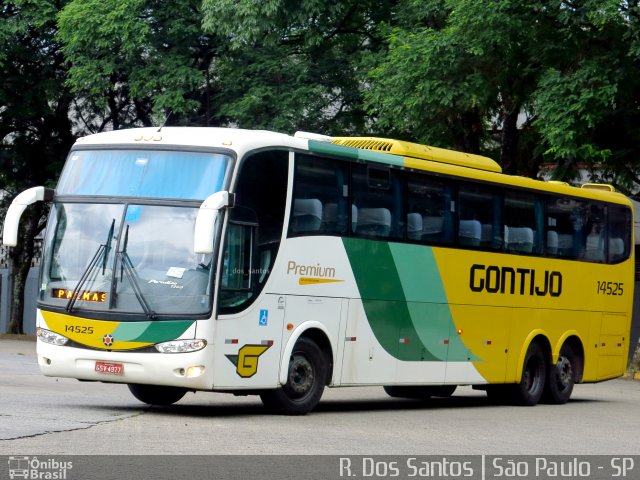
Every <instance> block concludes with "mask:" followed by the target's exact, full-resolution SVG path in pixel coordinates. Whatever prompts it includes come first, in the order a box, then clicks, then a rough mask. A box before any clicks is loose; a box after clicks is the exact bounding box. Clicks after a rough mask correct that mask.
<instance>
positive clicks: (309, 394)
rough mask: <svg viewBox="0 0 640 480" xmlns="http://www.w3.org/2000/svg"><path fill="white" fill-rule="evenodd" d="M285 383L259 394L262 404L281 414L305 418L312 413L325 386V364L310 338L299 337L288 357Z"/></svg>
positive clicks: (321, 353)
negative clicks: (305, 415) (304, 416)
mask: <svg viewBox="0 0 640 480" xmlns="http://www.w3.org/2000/svg"><path fill="white" fill-rule="evenodd" d="M288 368H289V371H288V374H287V383H286V384H285V385H283V386H282V387H280V388H277V389H274V390H266V391H264V392H262V393H261V394H260V398H261V399H262V403H264V405H265V406H266V407H267V408H268V409H269V410H272V411H275V412H277V413H282V414H284V415H304V414H305V413H309V412H310V411H311V410H313V409H314V408H315V407H316V406H317V405H318V403H319V402H320V398H321V397H322V393H323V392H324V387H325V385H326V384H327V375H328V373H327V372H328V368H327V361H326V359H325V355H324V354H323V352H322V350H321V349H320V347H318V345H317V344H316V343H315V342H314V341H313V340H311V339H309V338H305V337H303V338H300V339H299V340H298V341H297V342H296V344H295V346H294V347H293V351H292V352H291V357H290V358H289V367H288Z"/></svg>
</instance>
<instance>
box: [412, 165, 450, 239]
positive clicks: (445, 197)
mask: <svg viewBox="0 0 640 480" xmlns="http://www.w3.org/2000/svg"><path fill="white" fill-rule="evenodd" d="M407 198H408V200H407V239H408V240H415V241H420V242H424V243H428V244H431V245H441V244H449V243H451V242H452V240H453V235H452V232H453V211H452V210H453V209H452V206H453V205H452V200H453V199H452V196H451V187H450V186H449V185H448V184H447V183H445V182H443V181H441V180H439V179H437V178H433V177H431V176H428V175H424V174H418V173H412V174H409V175H408V177H407Z"/></svg>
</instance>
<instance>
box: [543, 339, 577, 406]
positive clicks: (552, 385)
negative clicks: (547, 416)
mask: <svg viewBox="0 0 640 480" xmlns="http://www.w3.org/2000/svg"><path fill="white" fill-rule="evenodd" d="M576 360H577V357H576V355H575V353H574V351H573V349H572V348H571V346H570V345H563V347H562V349H561V350H560V356H559V357H558V362H557V363H556V364H555V365H552V366H551V367H550V368H549V373H548V375H547V384H546V386H545V392H544V400H545V401H546V402H548V403H554V404H556V405H561V404H564V403H567V402H568V401H569V398H570V397H571V393H572V392H573V386H574V385H575V378H576Z"/></svg>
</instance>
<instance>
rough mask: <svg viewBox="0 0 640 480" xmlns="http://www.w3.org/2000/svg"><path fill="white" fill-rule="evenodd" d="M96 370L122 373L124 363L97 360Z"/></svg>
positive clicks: (112, 373)
mask: <svg viewBox="0 0 640 480" xmlns="http://www.w3.org/2000/svg"><path fill="white" fill-rule="evenodd" d="M96 372H98V373H108V374H109V375H122V374H124V365H123V364H122V363H110V362H96Z"/></svg>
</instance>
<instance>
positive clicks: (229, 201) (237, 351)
mask: <svg viewBox="0 0 640 480" xmlns="http://www.w3.org/2000/svg"><path fill="white" fill-rule="evenodd" d="M612 190H613V189H612V188H609V187H608V186H606V185H586V186H585V188H574V187H571V186H568V185H566V184H561V183H558V182H540V181H535V180H532V179H527V178H521V177H513V176H507V175H504V174H502V173H501V169H500V167H499V166H498V165H497V164H496V163H495V162H494V161H492V160H490V159H488V158H486V157H480V156H477V155H469V154H464V153H460V152H454V151H449V150H444V149H438V148H433V147H428V146H423V145H417V144H412V143H407V142H401V141H395V140H388V139H376V138H330V137H325V136H320V135H315V134H307V133H302V132H299V133H298V134H296V135H295V136H288V135H283V134H278V133H272V132H265V131H247V130H240V129H218V128H162V129H160V130H158V129H132V130H121V131H113V132H106V133H100V134H96V135H90V136H87V137H85V138H82V139H79V140H78V141H77V142H76V144H75V145H74V147H73V148H72V150H71V152H70V154H69V157H68V159H67V162H66V165H65V167H64V170H63V173H62V175H61V177H60V180H59V183H58V185H57V188H56V189H55V191H53V190H49V189H45V188H42V187H35V188H33V189H29V190H27V191H25V192H23V193H22V194H20V195H19V196H18V197H16V199H15V200H14V202H13V203H12V205H11V207H10V209H9V211H8V213H7V218H6V222H5V230H4V243H5V244H7V245H15V243H16V237H17V225H18V221H19V218H20V215H21V213H22V211H23V210H24V209H25V208H26V206H27V205H29V204H31V203H33V202H35V201H51V202H52V209H51V214H50V218H49V221H48V227H47V231H46V237H45V242H44V259H43V262H42V270H41V280H40V291H39V300H38V312H37V337H38V340H37V352H38V363H39V366H40V369H41V370H42V372H44V374H45V375H49V376H59V377H71V378H77V379H81V380H89V381H91V380H93V381H101V382H117V383H126V384H128V385H129V388H130V390H131V392H132V393H133V395H135V397H136V398H138V399H139V400H141V401H142V402H146V403H149V404H164V405H167V404H171V403H174V402H176V401H178V400H180V399H181V398H182V397H183V395H184V394H185V393H186V392H188V391H218V392H229V393H234V394H259V395H260V396H261V398H262V400H263V402H264V403H265V405H266V406H268V407H270V408H272V409H274V410H276V411H279V412H281V413H285V414H303V413H306V412H309V411H311V410H312V409H313V408H314V407H315V406H316V405H317V404H318V402H319V401H320V398H321V395H322V393H323V391H324V388H325V387H326V386H329V387H339V386H358V385H380V386H384V387H385V390H386V391H387V393H388V394H389V395H391V396H397V397H412V398H427V397H429V396H447V395H451V394H452V393H453V391H454V390H455V388H456V386H458V385H472V386H474V387H475V388H478V389H484V390H486V391H487V393H488V394H489V395H490V396H494V397H499V398H504V399H510V400H512V401H515V402H517V403H520V404H524V405H535V404H536V403H538V402H539V401H540V400H546V401H549V402H552V403H565V402H566V401H567V400H568V399H569V397H570V395H571V393H572V390H573V386H574V383H576V382H585V383H586V382H598V381H602V380H606V379H610V378H614V377H618V376H620V375H622V374H623V371H624V368H625V361H626V358H627V352H628V349H629V330H630V322H631V309H632V297H633V274H634V268H633V263H634V259H633V248H632V245H633V239H632V225H633V223H632V208H631V204H630V202H629V200H628V199H627V198H626V197H624V196H623V195H621V194H618V193H616V192H614V191H612Z"/></svg>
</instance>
